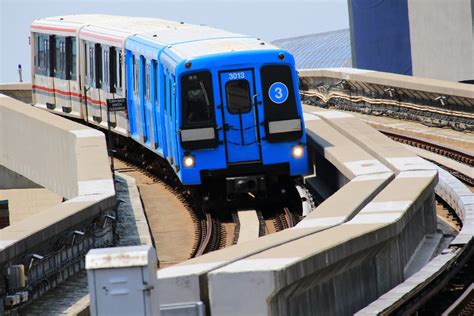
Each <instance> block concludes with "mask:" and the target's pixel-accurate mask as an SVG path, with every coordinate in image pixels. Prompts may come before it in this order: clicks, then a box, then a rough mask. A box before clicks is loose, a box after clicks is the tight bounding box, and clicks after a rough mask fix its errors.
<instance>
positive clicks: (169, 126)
mask: <svg viewBox="0 0 474 316" xmlns="http://www.w3.org/2000/svg"><path fill="white" fill-rule="evenodd" d="M165 73H166V75H165V81H166V83H165V102H166V104H165V128H166V135H167V137H166V142H167V147H168V157H167V158H168V161H169V162H170V164H171V165H172V166H176V165H177V164H176V158H177V157H176V154H175V153H176V144H175V137H173V134H175V133H173V126H174V124H173V120H174V117H175V114H174V112H175V109H174V104H175V102H174V100H173V99H174V96H175V93H174V83H173V79H172V76H171V74H170V73H169V71H168V70H165Z"/></svg>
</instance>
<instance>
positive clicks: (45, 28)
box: [31, 24, 77, 33]
mask: <svg viewBox="0 0 474 316" xmlns="http://www.w3.org/2000/svg"><path fill="white" fill-rule="evenodd" d="M31 28H32V29H38V30H47V31H59V32H66V33H76V31H77V29H71V28H63V27H54V26H45V25H34V24H32V25H31Z"/></svg>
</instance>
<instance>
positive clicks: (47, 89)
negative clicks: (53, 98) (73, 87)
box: [32, 85, 107, 106]
mask: <svg viewBox="0 0 474 316" xmlns="http://www.w3.org/2000/svg"><path fill="white" fill-rule="evenodd" d="M32 88H33V89H40V90H43V91H47V92H52V93H59V94H62V95H68V96H73V97H78V98H81V99H83V98H84V96H83V95H82V94H79V93H75V92H68V91H62V90H59V89H51V88H48V87H43V86H38V85H33V86H32ZM87 102H91V103H94V104H99V105H103V106H107V103H105V102H103V101H99V100H95V99H92V98H91V97H87Z"/></svg>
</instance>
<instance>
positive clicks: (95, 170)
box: [0, 94, 115, 314]
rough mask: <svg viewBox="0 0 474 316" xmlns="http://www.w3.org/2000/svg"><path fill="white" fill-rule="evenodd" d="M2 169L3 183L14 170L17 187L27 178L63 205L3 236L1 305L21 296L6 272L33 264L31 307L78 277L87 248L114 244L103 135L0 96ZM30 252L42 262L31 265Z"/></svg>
mask: <svg viewBox="0 0 474 316" xmlns="http://www.w3.org/2000/svg"><path fill="white" fill-rule="evenodd" d="M0 165H3V167H4V168H3V169H2V170H3V174H4V179H6V177H9V178H10V179H11V178H12V177H13V176H12V173H11V172H9V171H6V170H11V171H12V172H14V173H16V174H19V175H21V177H19V178H18V179H16V178H15V177H13V180H15V179H16V180H18V181H17V184H18V185H27V184H28V183H27V181H24V179H23V178H28V179H29V180H31V181H32V182H34V183H37V184H39V185H41V186H43V187H45V188H46V189H48V190H49V191H52V192H55V193H56V194H58V195H60V196H61V197H64V198H66V199H67V201H66V202H64V203H62V204H59V205H56V206H54V207H51V208H49V209H47V210H43V211H42V212H40V213H35V214H32V215H31V216H29V217H27V218H25V219H24V220H21V221H19V222H17V223H15V224H14V225H11V226H9V227H6V228H4V229H1V230H0V271H1V272H0V280H1V281H0V288H1V289H4V291H1V292H0V301H2V299H4V298H6V297H8V296H10V297H8V299H10V300H11V299H12V298H14V297H16V296H18V295H19V294H18V293H19V292H21V291H24V290H25V288H12V286H11V285H10V283H6V282H5V280H7V278H8V275H7V271H8V267H10V266H12V265H18V264H23V265H24V266H26V267H29V266H30V265H31V269H28V270H27V271H26V278H27V287H28V289H27V290H28V292H29V300H30V301H31V300H33V299H35V298H36V297H38V296H39V295H41V294H42V293H44V292H45V291H47V290H49V289H50V288H52V287H54V286H57V285H58V284H59V283H60V282H63V281H64V280H65V278H67V277H69V276H71V275H73V274H74V273H76V272H78V271H79V270H80V269H81V266H82V265H83V259H84V254H85V252H86V251H87V250H88V249H90V248H96V247H103V246H110V245H111V244H112V242H113V240H114V234H113V226H114V224H113V216H112V217H109V219H106V216H109V215H113V209H114V207H115V189H114V185H113V180H112V174H111V172H110V166H109V161H108V156H107V147H106V144H105V137H104V135H103V133H101V132H99V131H97V130H94V129H91V128H88V127H86V126H84V125H80V124H77V123H74V122H72V121H69V120H66V119H64V118H61V117H59V116H56V115H53V114H50V113H47V112H46V111H43V110H40V109H37V108H34V107H32V106H29V105H27V104H24V103H22V102H19V101H16V100H14V99H11V98H9V97H6V96H4V95H1V94H0ZM22 177H23V178H22ZM24 182H25V183H24ZM97 223H100V224H99V225H97ZM76 230H77V231H81V232H82V236H81V234H79V235H78V236H79V237H77V236H76V234H77V233H76V232H75V231H76ZM76 237H77V238H76ZM58 248H59V249H58ZM35 253H36V254H40V255H41V257H42V258H43V259H38V260H36V261H35V262H34V264H33V265H32V262H33V261H31V260H32V254H35ZM46 279H47V280H48V282H44V280H46ZM7 291H8V292H7ZM15 292H16V293H15ZM2 308H3V305H2V304H0V314H2Z"/></svg>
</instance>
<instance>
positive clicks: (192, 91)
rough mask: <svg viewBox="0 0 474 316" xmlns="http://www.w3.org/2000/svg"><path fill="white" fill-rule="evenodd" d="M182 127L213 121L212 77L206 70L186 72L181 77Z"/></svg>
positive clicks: (201, 124) (206, 123)
mask: <svg viewBox="0 0 474 316" xmlns="http://www.w3.org/2000/svg"><path fill="white" fill-rule="evenodd" d="M181 102H182V113H183V116H182V120H183V127H194V126H203V125H204V126H206V125H212V124H213V123H214V111H213V109H214V98H213V91H212V77H211V73H210V72H208V71H201V72H196V73H191V74H186V75H184V76H183V77H182V78H181Z"/></svg>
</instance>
